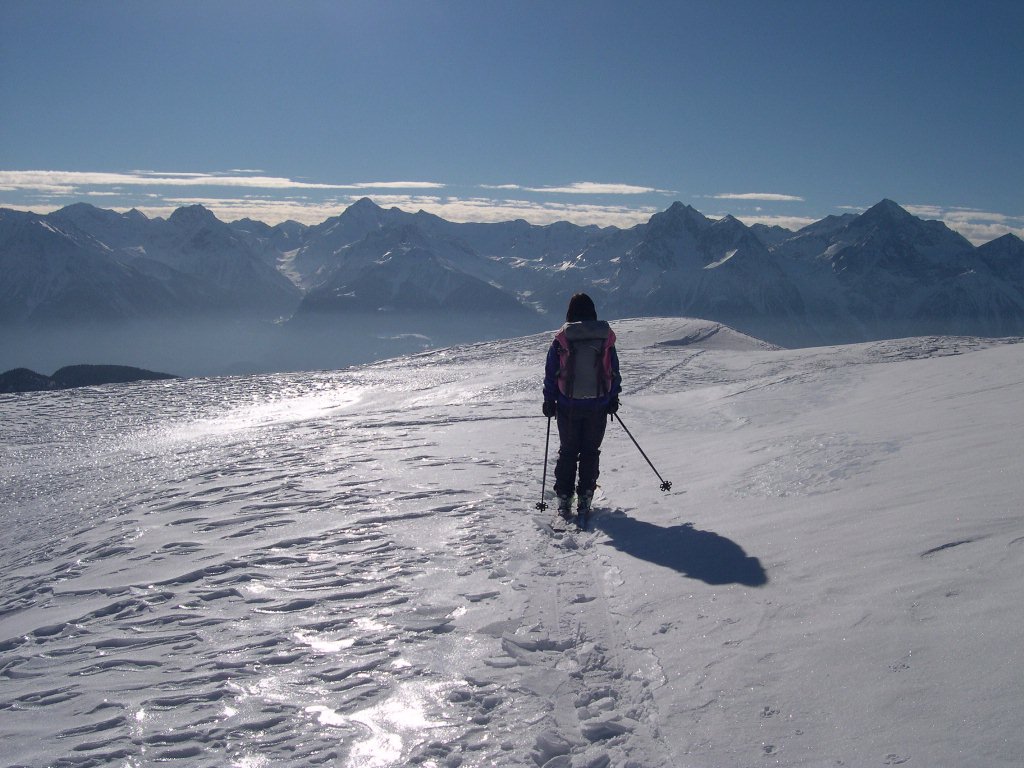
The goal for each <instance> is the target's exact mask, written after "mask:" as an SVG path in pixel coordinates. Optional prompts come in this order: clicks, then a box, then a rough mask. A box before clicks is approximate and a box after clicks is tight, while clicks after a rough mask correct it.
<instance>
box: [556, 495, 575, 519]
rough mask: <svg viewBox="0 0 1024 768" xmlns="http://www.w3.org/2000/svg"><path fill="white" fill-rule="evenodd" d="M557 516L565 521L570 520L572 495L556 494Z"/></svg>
mask: <svg viewBox="0 0 1024 768" xmlns="http://www.w3.org/2000/svg"><path fill="white" fill-rule="evenodd" d="M558 516H559V517H560V518H562V519H563V520H564V521H565V522H567V523H571V522H572V496H562V495H561V494H559V496H558Z"/></svg>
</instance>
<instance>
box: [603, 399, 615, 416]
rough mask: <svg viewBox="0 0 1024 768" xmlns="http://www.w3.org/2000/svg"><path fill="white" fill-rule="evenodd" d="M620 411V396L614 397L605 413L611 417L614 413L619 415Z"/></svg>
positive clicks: (606, 407)
mask: <svg viewBox="0 0 1024 768" xmlns="http://www.w3.org/2000/svg"><path fill="white" fill-rule="evenodd" d="M618 410H619V398H618V396H615V397H613V398H612V399H611V400H609V401H608V405H606V406H605V409H604V411H605V413H607V414H608V415H609V416H611V415H612V414H613V413H618Z"/></svg>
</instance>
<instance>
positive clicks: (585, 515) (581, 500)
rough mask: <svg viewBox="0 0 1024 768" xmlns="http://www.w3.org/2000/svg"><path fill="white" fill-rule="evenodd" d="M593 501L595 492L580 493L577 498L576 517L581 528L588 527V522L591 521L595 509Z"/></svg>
mask: <svg viewBox="0 0 1024 768" xmlns="http://www.w3.org/2000/svg"><path fill="white" fill-rule="evenodd" d="M593 501H594V492H593V491H580V492H579V494H578V495H577V497H576V515H577V520H578V521H579V526H580V528H584V529H585V528H586V527H587V521H588V520H590V512H591V510H592V509H593V506H592V503H593Z"/></svg>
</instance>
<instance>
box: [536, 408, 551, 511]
mask: <svg viewBox="0 0 1024 768" xmlns="http://www.w3.org/2000/svg"><path fill="white" fill-rule="evenodd" d="M549 445H551V417H550V416H548V436H547V439H546V440H545V441H544V477H543V479H542V480H541V481H540V501H538V502H537V503H536V504H535V505H534V506H536V508H537V509H539V510H540V511H541V512H543V511H544V510H545V509H547V508H548V503H547V502H546V501H544V491H545V489H546V487H547V484H548V446H549Z"/></svg>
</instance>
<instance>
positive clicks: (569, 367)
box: [555, 320, 615, 400]
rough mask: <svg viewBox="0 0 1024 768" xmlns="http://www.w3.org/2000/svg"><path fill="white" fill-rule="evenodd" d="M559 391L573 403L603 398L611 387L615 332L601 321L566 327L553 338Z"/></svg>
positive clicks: (567, 324)
mask: <svg viewBox="0 0 1024 768" xmlns="http://www.w3.org/2000/svg"><path fill="white" fill-rule="evenodd" d="M555 344H557V345H558V354H559V370H558V389H559V390H560V391H561V393H562V394H563V395H565V396H566V397H570V398H572V399H574V400H588V399H593V398H599V397H604V396H606V395H607V394H608V393H609V392H610V391H611V387H612V378H613V375H614V372H613V371H612V363H611V348H612V347H613V346H614V344H615V332H614V331H612V329H611V327H610V326H609V325H608V323H606V322H605V321H603V320H584V321H582V322H577V323H566V324H565V325H564V326H562V330H560V331H559V332H558V335H557V336H555Z"/></svg>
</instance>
